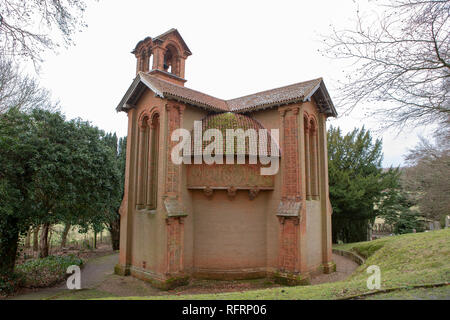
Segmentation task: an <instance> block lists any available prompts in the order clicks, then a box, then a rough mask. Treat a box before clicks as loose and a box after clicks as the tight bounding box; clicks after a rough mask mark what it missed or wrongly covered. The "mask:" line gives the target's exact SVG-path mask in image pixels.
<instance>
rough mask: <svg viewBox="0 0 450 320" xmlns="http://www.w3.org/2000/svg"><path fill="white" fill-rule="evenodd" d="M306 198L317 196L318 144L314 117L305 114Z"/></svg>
mask: <svg viewBox="0 0 450 320" xmlns="http://www.w3.org/2000/svg"><path fill="white" fill-rule="evenodd" d="M303 126H304V128H303V131H304V148H305V150H304V152H305V171H306V175H305V180H306V199H308V200H311V199H318V198H319V145H318V136H317V132H318V131H317V121H316V119H315V117H313V116H308V115H305V116H304V118H303Z"/></svg>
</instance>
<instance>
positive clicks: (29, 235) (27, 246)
mask: <svg viewBox="0 0 450 320" xmlns="http://www.w3.org/2000/svg"><path fill="white" fill-rule="evenodd" d="M31 231H32V229H31V228H28V231H27V237H26V238H25V248H27V249H28V248H30V247H31Z"/></svg>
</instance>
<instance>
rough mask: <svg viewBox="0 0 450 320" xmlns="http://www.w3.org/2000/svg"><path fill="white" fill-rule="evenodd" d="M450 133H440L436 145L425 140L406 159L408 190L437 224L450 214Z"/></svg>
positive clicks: (406, 183)
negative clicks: (415, 196)
mask: <svg viewBox="0 0 450 320" xmlns="http://www.w3.org/2000/svg"><path fill="white" fill-rule="evenodd" d="M446 124H447V125H450V121H447V122H446ZM449 132H450V130H448V128H446V129H443V130H442V132H441V133H440V134H436V139H435V142H434V143H432V142H430V141H429V140H427V139H424V138H422V139H421V141H420V143H419V144H418V145H417V146H416V147H415V148H413V149H412V150H410V151H409V153H408V155H407V157H406V161H407V163H408V164H409V165H410V166H409V167H408V168H406V169H405V174H404V180H405V187H406V188H407V190H409V191H412V192H413V193H414V194H416V195H417V198H418V205H419V207H420V211H421V212H422V214H423V215H424V216H426V217H427V218H429V219H432V220H437V221H439V220H440V219H442V217H443V216H446V215H448V214H449V213H450V134H449Z"/></svg>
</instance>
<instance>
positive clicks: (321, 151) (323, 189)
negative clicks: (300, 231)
mask: <svg viewBox="0 0 450 320" xmlns="http://www.w3.org/2000/svg"><path fill="white" fill-rule="evenodd" d="M318 156H319V157H320V161H319V164H320V168H319V176H320V180H321V181H322V182H323V183H321V185H320V202H321V208H322V210H321V213H322V263H323V269H324V272H325V273H331V272H334V271H336V265H335V264H334V262H333V260H332V258H333V255H332V239H331V214H332V208H331V203H330V199H329V190H328V152H327V128H326V116H325V115H324V114H320V115H319V124H318Z"/></svg>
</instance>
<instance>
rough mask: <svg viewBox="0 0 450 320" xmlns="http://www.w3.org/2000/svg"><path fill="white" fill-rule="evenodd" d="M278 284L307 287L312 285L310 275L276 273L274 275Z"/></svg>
mask: <svg viewBox="0 0 450 320" xmlns="http://www.w3.org/2000/svg"><path fill="white" fill-rule="evenodd" d="M272 277H273V278H274V280H275V282H276V283H279V284H282V285H286V286H299V285H300V286H305V285H309V284H311V275H310V274H309V273H290V272H275V273H273V274H272Z"/></svg>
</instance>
